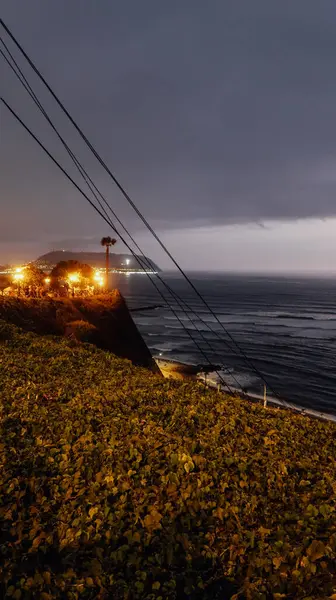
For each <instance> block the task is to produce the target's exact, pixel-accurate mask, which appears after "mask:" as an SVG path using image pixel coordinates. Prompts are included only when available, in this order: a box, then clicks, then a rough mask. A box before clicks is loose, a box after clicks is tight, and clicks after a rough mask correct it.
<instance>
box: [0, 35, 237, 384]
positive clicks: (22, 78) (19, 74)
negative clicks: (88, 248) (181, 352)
mask: <svg viewBox="0 0 336 600" xmlns="http://www.w3.org/2000/svg"><path fill="white" fill-rule="evenodd" d="M0 41H1V43H2V44H3V46H4V48H5V50H6V51H7V53H8V54H9V56H10V58H11V60H12V61H13V63H14V65H15V67H16V69H17V71H18V72H17V71H16V70H15V68H14V67H13V65H12V64H11V63H10V61H9V60H8V58H7V57H6V56H5V54H4V52H3V51H2V50H1V48H0V53H1V54H2V56H3V58H4V59H5V60H6V62H7V64H8V65H9V67H10V68H11V70H12V71H13V72H14V74H15V75H16V77H17V78H18V79H19V81H20V83H21V84H22V85H23V87H24V88H25V90H26V91H27V92H28V94H29V96H30V97H31V98H32V100H33V101H34V102H35V104H36V105H37V107H38V108H39V110H40V111H41V112H42V114H43V116H44V117H45V118H46V119H47V121H48V122H49V124H50V125H51V127H52V129H53V130H54V132H55V133H56V135H57V137H58V138H59V139H60V141H61V142H62V144H63V145H64V147H65V149H66V150H67V152H68V153H69V155H70V157H71V159H72V160H73V162H74V164H75V166H76V167H77V169H78V170H79V172H80V174H81V175H82V177H83V179H84V180H85V182H86V183H87V185H88V187H89V189H90V191H91V192H92V193H93V195H94V197H95V198H96V200H97V202H98V203H99V206H100V207H101V209H102V211H103V212H104V214H105V216H106V217H107V218H108V219H109V217H108V215H107V212H106V210H105V209H104V207H103V206H102V203H101V202H100V200H99V198H98V197H97V195H96V193H95V192H94V190H93V189H92V187H91V185H92V186H93V187H94V189H95V190H96V191H97V193H98V194H99V195H100V197H101V198H102V200H103V201H104V203H105V205H106V206H107V207H108V208H109V210H110V212H111V213H112V214H113V216H114V217H115V218H116V219H117V221H118V222H119V224H120V225H121V226H122V228H123V229H124V231H125V232H126V234H127V235H128V236H129V237H130V239H131V240H132V242H133V243H134V244H135V246H136V247H137V249H138V250H139V251H140V253H141V254H142V257H143V258H144V260H145V262H147V263H148V265H149V268H150V269H151V270H152V271H153V269H152V267H151V265H150V263H149V260H148V259H147V257H146V256H145V255H144V253H143V251H142V250H141V248H140V247H139V246H138V244H137V243H136V241H135V240H134V238H133V237H132V235H131V234H130V233H129V231H128V230H127V229H126V227H125V226H124V225H123V223H122V222H121V221H120V219H119V218H118V216H117V215H116V213H115V212H114V211H113V210H112V208H111V206H110V205H109V203H108V202H107V200H106V199H105V198H104V196H103V195H102V194H101V192H100V191H99V189H98V188H97V187H96V185H95V184H94V182H93V181H92V179H91V178H90V176H89V175H88V173H87V172H86V171H85V169H84V167H83V166H82V165H81V163H80V162H79V161H78V159H77V158H76V156H75V155H74V154H73V152H72V151H71V149H70V148H69V146H68V145H67V143H66V142H65V140H64V139H63V138H62V136H61V135H60V134H59V132H58V130H57V129H56V127H55V126H54V124H53V122H52V121H51V119H50V118H49V116H48V114H47V113H46V111H45V109H44V108H43V105H42V104H41V102H40V101H39V99H38V97H37V96H36V94H35V92H34V91H33V89H32V88H31V86H30V84H29V82H28V81H27V79H26V77H25V75H24V73H23V72H22V70H21V69H20V66H19V65H18V63H17V62H16V60H15V58H14V57H13V55H12V54H11V52H10V50H9V48H8V47H7V45H6V44H5V42H4V40H3V39H2V38H0ZM88 180H89V181H88ZM89 182H90V183H89ZM90 184H91V185H90ZM109 221H110V219H109ZM110 226H111V227H112V229H113V230H114V231H115V232H116V233H117V235H119V237H121V236H120V234H119V232H118V231H117V230H116V229H115V226H114V225H113V224H112V223H110ZM128 248H129V249H130V251H131V252H132V254H133V256H134V257H135V258H136V259H137V260H138V262H139V264H140V266H141V267H142V268H143V270H144V271H145V272H146V270H145V268H144V267H143V265H142V264H141V262H140V260H139V257H138V256H136V255H135V254H134V252H133V250H132V249H131V248H130V247H129V246H128ZM146 274H147V275H148V273H146ZM156 275H157V277H158V279H159V280H160V281H161V283H162V284H163V285H164V286H165V288H166V289H167V290H168V291H169V293H170V294H171V295H172V296H173V297H174V298H175V301H176V302H177V303H178V305H179V307H180V309H181V310H182V312H184V313H185V314H186V316H187V318H188V319H189V320H190V322H191V323H192V325H194V326H195V330H196V331H197V332H198V333H199V334H200V336H201V338H202V339H203V341H204V342H206V343H207V345H208V346H209V349H210V351H211V352H213V353H214V354H215V350H214V349H213V348H212V346H211V344H210V342H209V340H207V339H206V338H205V337H204V336H203V333H202V331H201V330H199V329H198V328H197V326H196V324H195V322H194V321H193V320H192V319H191V317H190V316H189V314H188V313H187V312H186V310H185V309H184V308H183V305H182V304H181V302H184V301H183V300H182V299H181V298H179V296H178V294H176V293H175V292H174V291H173V290H172V289H171V288H170V286H168V285H167V284H166V282H165V281H164V280H163V279H162V278H160V276H159V275H158V274H156ZM148 277H149V275H148ZM149 279H150V281H151V282H152V283H153V285H154V287H155V288H156V290H157V291H158V293H159V294H160V295H161V296H162V298H163V300H164V302H166V303H167V304H168V307H169V308H170V309H171V310H172V312H173V314H174V316H175V317H176V318H177V319H178V321H179V322H180V324H181V326H182V327H183V328H184V329H185V330H186V328H185V327H184V324H183V323H182V321H181V320H180V319H179V317H178V315H177V314H176V313H175V311H173V309H172V307H171V305H169V303H168V302H167V300H166V299H165V298H164V297H163V295H162V293H161V291H160V290H159V289H158V287H157V286H156V285H155V283H154V281H153V280H152V279H151V278H150V277H149ZM186 306H187V308H189V310H190V311H191V312H192V313H193V312H194V311H192V309H190V307H188V305H186ZM194 314H195V316H196V317H197V318H199V320H201V321H202V319H200V317H199V316H198V315H197V314H196V313H194ZM203 323H205V324H206V325H207V326H208V327H209V330H210V331H212V332H213V330H212V329H211V327H210V326H209V325H208V324H207V323H206V322H205V321H203ZM213 333H217V332H213ZM189 336H190V337H191V334H189ZM218 337H219V336H218ZM192 339H193V338H192ZM219 339H221V338H219ZM194 343H195V344H196V346H197V348H198V350H199V351H200V352H201V353H202V350H201V348H200V346H199V345H198V344H197V343H196V342H195V341H194ZM226 344H227V342H226ZM227 345H228V344H227ZM230 350H232V349H231V348H230ZM207 360H208V362H209V364H210V361H209V359H207ZM216 373H217V375H218V377H219V378H220V380H221V381H222V383H224V384H225V385H226V386H227V387H228V385H227V383H226V382H225V381H224V379H223V377H222V375H220V374H219V373H218V371H216ZM232 378H233V379H234V381H235V382H236V384H237V385H238V387H241V386H240V384H239V382H238V380H237V379H236V378H235V376H234V375H232Z"/></svg>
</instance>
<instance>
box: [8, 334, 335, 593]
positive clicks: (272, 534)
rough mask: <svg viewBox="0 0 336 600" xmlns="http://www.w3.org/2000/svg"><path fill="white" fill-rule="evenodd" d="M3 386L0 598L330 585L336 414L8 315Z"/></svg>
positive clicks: (328, 589) (323, 589)
mask: <svg viewBox="0 0 336 600" xmlns="http://www.w3.org/2000/svg"><path fill="white" fill-rule="evenodd" d="M0 397H1V413H0V415H1V434H2V436H1V441H0V522H2V530H1V533H0V582H1V583H0V586H1V585H2V588H1V589H0V597H11V598H22V599H25V598H41V599H42V600H48V599H50V600H52V599H53V598H69V599H70V600H71V599H75V598H116V599H119V598H120V599H122V598H129V599H132V598H135V599H137V598H147V599H154V598H161V599H166V598H215V597H218V598H229V597H230V596H231V594H232V593H233V591H232V592H229V590H230V581H231V582H233V586H232V590H233V589H235V593H236V594H239V596H237V597H239V598H240V597H243V595H240V592H241V593H244V597H245V598H247V599H253V598H260V599H268V598H274V599H280V598H289V599H294V598H295V599H296V598H297V599H303V598H306V599H308V598H311V599H314V600H315V599H317V598H321V599H322V598H323V599H325V598H328V597H335V596H334V594H336V575H335V571H336V568H335V565H336V561H335V559H336V515H335V497H336V481H335V477H336V475H335V472H336V469H335V466H336V464H335V460H336V444H335V433H336V428H335V426H334V425H332V424H330V423H325V422H320V421H317V420H310V419H308V418H305V417H301V416H298V415H294V414H292V413H290V412H286V411H282V410H272V409H267V410H264V409H263V408H262V407H261V406H258V405H255V404H250V403H248V402H246V401H242V400H239V399H233V398H228V397H223V396H221V395H220V394H218V393H217V392H215V391H205V390H204V389H203V388H202V387H200V386H198V385H197V384H190V383H182V384H181V383H179V382H174V381H168V380H162V379H161V378H159V377H157V376H155V375H153V374H151V373H149V372H148V371H147V370H145V369H140V368H135V367H132V365H131V364H130V363H129V362H128V361H125V360H121V359H117V358H115V357H114V356H113V355H109V354H106V353H104V352H102V351H100V350H97V349H96V348H94V347H90V346H87V345H79V346H78V345H76V344H73V343H71V342H70V341H67V340H64V339H56V338H38V337H36V336H35V335H34V334H23V333H21V332H20V331H19V330H17V329H16V328H15V327H13V326H11V325H6V324H2V325H1V324H0ZM216 585H217V587H216ZM214 590H217V592H216V591H214ZM224 590H226V591H224ZM216 593H217V595H216Z"/></svg>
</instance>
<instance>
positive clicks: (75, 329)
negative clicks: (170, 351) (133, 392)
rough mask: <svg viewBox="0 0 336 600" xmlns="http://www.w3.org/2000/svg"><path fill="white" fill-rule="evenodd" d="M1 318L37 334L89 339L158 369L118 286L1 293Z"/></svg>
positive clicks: (136, 361)
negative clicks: (65, 292)
mask: <svg viewBox="0 0 336 600" xmlns="http://www.w3.org/2000/svg"><path fill="white" fill-rule="evenodd" d="M0 319H4V320H5V321H7V322H9V323H13V324H14V325H17V326H19V327H22V328H23V329H25V330H27V331H33V332H35V333H38V334H40V335H46V334H54V335H62V336H63V335H65V336H72V337H74V338H76V339H78V340H80V341H87V342H90V343H92V344H95V345H96V346H98V348H101V349H103V350H109V351H111V352H113V353H114V354H116V355H117V356H121V357H123V358H128V359H129V360H131V361H132V362H133V363H134V364H136V365H139V366H142V367H148V368H150V369H151V370H152V371H154V372H159V369H158V367H157V365H156V363H155V361H154V360H153V358H152V356H151V354H150V352H149V350H148V348H147V346H146V344H145V342H144V340H143V339H142V337H141V335H140V333H139V331H138V330H137V328H136V326H135V324H134V321H133V320H132V317H131V315H130V313H129V311H128V308H127V305H126V302H125V300H124V298H123V297H122V295H121V294H120V292H119V291H118V290H114V291H113V292H111V293H109V294H102V295H99V296H93V297H74V298H48V297H47V298H22V297H21V298H17V297H8V296H3V297H1V296H0Z"/></svg>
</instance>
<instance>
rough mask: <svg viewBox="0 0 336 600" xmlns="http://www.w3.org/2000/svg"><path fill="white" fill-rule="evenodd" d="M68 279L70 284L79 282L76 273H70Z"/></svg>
mask: <svg viewBox="0 0 336 600" xmlns="http://www.w3.org/2000/svg"><path fill="white" fill-rule="evenodd" d="M68 279H69V281H71V283H78V282H79V274H78V273H70V274H69V275H68Z"/></svg>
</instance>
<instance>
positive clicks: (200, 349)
mask: <svg viewBox="0 0 336 600" xmlns="http://www.w3.org/2000/svg"><path fill="white" fill-rule="evenodd" d="M0 100H1V102H2V103H3V104H4V105H5V106H6V107H7V109H8V110H9V111H10V112H11V114H12V115H13V116H14V118H15V119H16V120H17V121H18V122H19V123H20V125H21V126H22V127H23V128H24V129H25V130H26V131H27V133H29V135H30V136H31V137H32V138H33V139H34V140H35V142H36V143H37V144H38V145H39V146H40V148H42V150H43V151H44V152H45V153H46V154H47V155H48V156H49V158H50V159H51V160H52V161H53V162H54V164H55V165H56V166H57V167H58V168H59V169H60V170H61V171H62V173H63V174H64V175H65V176H66V178H67V179H68V180H69V181H70V182H71V183H72V184H73V185H74V186H75V187H76V189H77V190H78V191H79V192H80V193H81V194H82V195H83V196H84V198H85V199H86V200H87V201H88V202H89V203H90V205H91V206H92V207H93V208H94V210H96V211H97V212H98V214H99V215H100V216H101V217H102V218H103V219H104V221H105V222H106V223H107V224H108V225H109V226H111V227H112V224H111V222H110V220H109V219H108V218H107V217H106V216H105V215H104V214H103V213H102V212H101V211H100V210H99V209H98V208H97V207H96V205H95V204H94V203H93V202H92V200H90V198H89V197H88V196H87V194H85V192H84V191H83V190H82V189H81V188H80V187H79V186H78V185H77V183H76V182H75V181H74V180H73V179H72V177H71V176H70V175H69V174H68V173H67V171H66V170H65V169H64V168H63V167H62V165H61V164H60V163H59V162H58V161H57V160H56V159H55V158H54V157H53V156H52V154H51V153H50V152H49V151H48V150H47V148H46V147H45V146H44V145H43V144H42V142H41V141H40V140H39V139H38V138H37V137H36V136H35V134H34V133H33V132H32V131H31V130H30V129H29V127H28V126H27V125H26V124H25V123H24V122H23V121H22V119H21V118H20V117H19V116H18V115H17V114H16V112H15V111H14V110H13V109H12V108H11V107H10V106H9V104H8V103H7V102H6V101H5V100H4V98H0ZM113 230H114V231H115V232H116V234H117V235H118V236H119V237H120V239H121V240H122V242H123V243H124V244H125V245H126V246H127V248H128V249H129V250H130V251H131V252H132V254H133V255H134V253H133V250H131V248H130V247H129V245H128V244H127V242H126V241H125V240H124V239H123V237H122V236H121V235H120V233H119V232H118V230H117V229H116V228H115V227H114V226H113ZM134 256H135V255H134ZM157 291H158V292H159V293H160V295H161V296H162V298H163V300H164V302H166V303H167V301H166V299H165V298H164V296H163V295H162V293H161V290H159V288H157ZM167 304H168V303H167ZM170 308H171V310H172V312H173V314H174V316H175V317H176V318H177V319H178V321H179V322H180V324H181V326H182V327H183V329H184V330H185V331H186V333H187V334H188V335H189V337H190V339H191V340H192V342H193V343H194V344H195V345H196V347H197V348H198V350H199V351H200V353H201V354H202V356H203V357H204V358H205V360H206V361H207V362H208V363H209V365H211V361H210V360H209V358H208V356H207V355H206V354H205V352H204V350H203V349H202V348H201V347H200V346H199V344H198V343H197V341H196V340H195V339H194V338H193V337H192V334H191V332H190V331H189V329H187V328H186V327H185V325H184V323H183V322H182V321H181V319H180V318H179V316H178V315H177V313H176V312H175V311H174V310H173V308H172V307H170ZM217 374H218V376H219V377H220V379H221V381H222V383H223V384H224V385H225V386H226V387H227V388H228V390H229V392H230V393H231V394H233V391H232V390H231V388H230V386H229V385H228V383H227V382H226V381H225V380H224V378H223V376H222V375H221V374H220V373H218V372H217Z"/></svg>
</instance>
